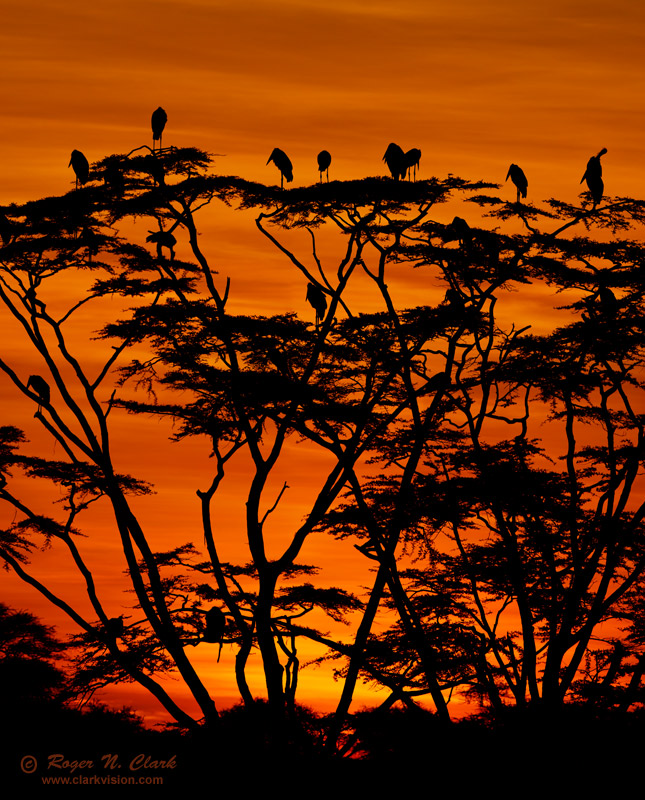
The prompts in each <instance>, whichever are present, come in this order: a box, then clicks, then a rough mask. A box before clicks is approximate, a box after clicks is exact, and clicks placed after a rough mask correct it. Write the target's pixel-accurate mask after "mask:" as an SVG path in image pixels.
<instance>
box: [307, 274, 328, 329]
mask: <svg viewBox="0 0 645 800" xmlns="http://www.w3.org/2000/svg"><path fill="white" fill-rule="evenodd" d="M307 301H308V303H309V305H310V306H311V307H312V308H313V309H314V311H315V312H316V330H318V328H319V327H320V323H321V322H322V321H323V319H324V318H325V312H326V311H327V298H326V297H325V293H324V292H323V290H322V289H321V288H320V287H319V286H316V284H315V283H309V285H308V286H307Z"/></svg>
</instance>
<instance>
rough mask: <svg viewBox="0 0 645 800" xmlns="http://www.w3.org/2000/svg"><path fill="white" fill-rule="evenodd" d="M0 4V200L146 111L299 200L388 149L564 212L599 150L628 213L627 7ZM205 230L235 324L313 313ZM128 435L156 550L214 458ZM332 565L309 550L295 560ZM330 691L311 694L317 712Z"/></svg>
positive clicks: (215, 223) (254, 241)
mask: <svg viewBox="0 0 645 800" xmlns="http://www.w3.org/2000/svg"><path fill="white" fill-rule="evenodd" d="M0 3H1V7H2V26H1V28H0V60H1V62H2V76H3V79H2V81H1V82H0V117H1V124H0V164H1V165H2V180H1V181H0V203H10V202H12V201H18V202H19V201H24V200H28V199H34V198H37V197H41V196H45V195H50V194H60V193H63V192H65V191H67V190H69V188H70V187H71V185H72V183H73V175H72V171H71V170H70V169H68V167H67V164H68V162H69V156H70V152H71V150H72V149H74V148H78V149H80V150H82V151H83V152H84V153H85V154H86V156H87V157H88V158H89V160H90V161H95V160H98V159H100V158H102V157H104V156H105V155H108V154H110V153H117V152H127V151H130V150H132V149H133V148H135V147H137V146H140V145H142V144H149V143H150V138H151V137H150V114H151V112H152V111H153V110H154V108H156V107H157V106H158V105H162V106H163V107H164V108H165V109H166V111H167V112H168V118H169V119H168V125H167V127H166V131H165V133H164V140H163V141H164V145H177V146H196V147H199V148H202V149H204V150H207V151H208V152H211V153H216V154H221V156H220V157H218V158H217V159H216V161H215V170H216V171H218V172H221V173H223V174H236V175H240V176H242V177H244V178H247V179H250V180H255V181H261V182H266V183H275V182H276V181H277V178H278V173H277V170H276V169H275V167H274V166H273V165H272V164H269V165H268V166H267V165H266V160H267V158H268V156H269V153H270V152H271V150H272V149H273V147H276V146H277V147H281V148H282V149H284V150H285V151H286V152H287V153H288V154H289V155H290V157H291V160H292V161H293V164H294V175H295V177H294V185H305V184H309V183H312V182H314V181H315V180H316V179H317V169H316V163H315V156H316V154H317V152H318V151H319V150H321V149H323V148H325V149H328V150H329V151H330V152H331V153H332V157H333V161H332V166H331V169H330V177H331V179H350V178H360V177H363V176H367V175H380V174H385V170H384V165H383V163H382V161H381V158H382V156H383V153H384V151H385V148H386V146H387V144H388V143H389V142H390V141H396V142H398V143H399V144H400V145H401V146H403V147H404V149H409V148H411V147H419V148H420V149H421V150H422V153H423V155H422V159H421V165H420V175H421V176H422V177H428V176H429V175H436V176H438V177H440V178H441V177H445V176H446V175H447V174H448V173H452V174H456V175H459V176H461V177H464V178H469V179H473V180H475V179H482V180H487V181H498V182H500V183H503V182H504V178H505V176H506V171H507V169H508V165H509V164H510V163H511V162H515V163H518V164H520V165H521V166H522V167H523V168H524V171H525V172H526V174H527V177H528V180H529V200H532V201H539V200H542V199H546V198H548V197H552V196H554V197H557V198H558V199H561V200H565V201H570V202H575V200H576V198H577V196H578V194H579V192H580V191H581V188H582V187H580V184H579V182H580V178H581V177H582V173H583V172H584V169H585V165H586V162H587V159H588V158H589V156H590V155H592V154H594V153H596V152H598V150H599V149H600V148H601V147H607V148H608V154H607V155H606V156H605V157H604V160H603V167H604V178H605V187H606V192H607V194H610V195H634V196H640V194H642V192H641V186H642V180H643V176H644V175H645V158H644V155H643V148H642V136H643V130H644V129H645V125H644V124H643V123H644V119H643V116H644V108H645V107H644V106H643V101H642V97H643V86H645V59H644V58H643V54H644V53H645V7H644V6H643V4H642V3H640V2H637V0H630V1H629V2H627V1H624V0H622V1H621V0H615V1H614V2H613V3H607V2H599V0H586V1H585V2H582V0H538V1H537V2H536V0H531V2H525V3H523V4H520V3H517V2H511V0H497V1H496V2H481V0H454V1H453V2H428V0H407V1H406V0H403V1H401V0H399V1H398V2H388V3H385V2H367V1H363V0H354V1H353V2H352V1H351V0H350V1H349V2H339V1H338V0H326V1H325V2H317V1H314V0H297V2H296V0H293V1H292V2H289V1H288V0H283V1H282V2H263V1H262V0H246V2H244V3H232V2H217V1H216V0H182V2H177V1H176V0H154V2H153V1H152V0H151V1H150V2H141V0H129V1H128V2H125V1H124V0H112V1H108V2H103V3H95V4H89V3H81V2H78V0H59V1H58V2H56V3H53V2H51V1H50V0H30V2H28V3H25V2H18V0H0ZM501 193H502V196H504V197H505V196H508V197H513V196H514V189H513V187H512V186H510V184H509V185H505V186H503V188H502V189H501ZM439 213H441V212H440V211H439ZM202 230H203V231H204V240H205V249H207V251H208V252H209V255H211V256H212V257H213V259H214V264H215V266H216V267H217V268H218V269H220V271H221V272H222V274H223V275H230V276H231V277H232V282H233V283H232V287H233V288H232V291H233V295H232V298H231V308H232V309H234V310H240V311H248V310H249V309H253V311H254V313H277V312H284V311H289V310H294V309H295V310H298V311H302V312H303V313H307V309H306V306H305V303H304V289H303V287H302V285H301V284H299V283H295V284H294V282H293V280H292V274H291V272H290V270H289V268H288V266H287V265H286V264H285V263H284V261H283V260H282V259H280V258H278V257H276V255H275V254H274V253H273V251H272V250H271V248H270V245H269V244H268V243H266V242H265V241H264V240H263V239H262V237H261V236H260V235H259V233H258V232H257V231H256V229H255V226H254V224H253V219H252V217H251V216H248V215H246V216H239V215H238V216H236V215H234V214H231V213H230V212H225V211H224V210H222V209H218V208H211V209H208V210H207V211H206V212H205V213H204V215H203V219H202ZM142 235H145V232H144V233H143V234H142ZM180 245H181V242H180ZM419 280H423V281H425V283H424V284H423V285H424V286H426V287H427V289H428V292H431V291H432V290H433V284H432V281H431V280H428V279H427V278H424V277H422V278H420V279H419ZM417 288H418V286H417ZM548 303H549V304H552V302H551V300H549V301H548ZM11 346H12V348H14V349H15V348H16V347H18V349H19V346H18V345H16V344H15V343H14V342H12V343H11ZM86 356H87V358H88V359H91V358H92V357H93V354H92V352H87V353H86ZM17 358H18V360H20V358H25V356H22V354H21V353H20V352H18V354H17ZM27 368H28V365H27V364H25V370H27ZM27 374H28V373H27ZM0 402H1V403H2V405H3V407H4V409H5V414H4V415H3V416H4V421H6V422H12V423H13V422H17V424H22V425H32V427H33V424H34V423H33V420H32V418H31V410H29V413H27V414H26V415H24V416H25V419H24V420H21V421H18V420H15V419H14V417H13V416H11V415H12V414H14V413H15V411H16V399H15V395H14V394H13V393H12V392H11V390H10V389H9V388H8V387H7V386H6V382H5V381H2V380H0ZM133 425H134V423H133V422H132V420H128V419H124V420H123V421H122V422H119V428H118V430H117V438H119V437H120V439H119V441H120V444H121V448H122V449H121V452H120V455H121V456H122V457H123V460H124V462H128V463H129V464H131V465H132V466H131V467H128V469H130V470H131V471H132V472H134V473H135V474H137V475H140V476H141V477H144V478H146V479H149V480H152V481H154V482H155V483H157V485H158V488H159V492H160V494H159V496H158V498H157V500H154V499H153V500H145V501H142V514H143V516H144V519H146V521H148V522H149V528H150V530H151V531H152V533H151V538H152V540H153V542H155V543H156V542H157V541H158V542H159V544H160V546H163V543H165V542H168V541H176V538H175V537H177V536H178V535H179V533H181V541H186V540H189V539H191V538H194V536H195V531H197V536H199V531H198V527H197V522H196V520H193V521H192V522H191V521H187V519H186V514H185V513H184V510H183V508H184V507H183V506H182V505H181V502H182V498H189V500H188V501H187V502H193V498H194V490H195V488H199V487H200V486H201V487H202V488H203V487H204V486H205V485H206V483H207V479H206V478H205V477H204V476H205V474H206V473H204V472H203V471H202V469H203V467H204V464H205V461H206V459H205V455H207V454H205V453H204V451H203V449H202V448H201V447H197V448H196V452H195V453H194V454H191V458H189V459H186V464H185V465H184V466H182V471H181V474H180V475H179V476H177V471H176V462H175V460H174V458H173V459H169V458H158V457H155V458H154V459H153V461H150V460H149V459H147V458H146V457H145V454H146V452H151V451H154V452H157V451H156V450H154V448H156V447H157V446H158V445H157V444H156V442H157V441H158V440H159V437H158V431H159V430H160V429H162V428H163V426H161V425H157V424H156V423H155V425H153V426H152V427H149V428H148V429H147V430H146V432H145V433H144V434H143V435H144V437H149V439H150V441H149V443H148V440H147V439H146V440H145V442H144V446H142V445H138V446H137V448H136V449H131V450H129V449H128V447H129V445H128V443H129V442H131V440H132V430H133ZM155 426H156V427H155ZM148 448H150V449H148ZM164 452H165V451H164ZM47 454H49V455H52V454H53V453H52V452H49V451H48V453H47ZM182 463H183V462H182ZM206 466H208V464H206ZM137 468H139V470H140V471H137ZM312 469H313V467H312ZM299 477H300V479H301V481H302V482H303V483H304V484H306V483H307V480H308V478H309V476H308V475H307V474H301V475H299ZM297 496H298V494H297V490H296V488H295V487H294V490H293V491H292V494H291V496H290V497H288V498H286V500H285V502H287V501H288V503H289V505H288V508H287V509H286V510H285V512H284V513H285V514H286V515H287V516H291V518H292V519H293V520H294V521H296V522H297V521H298V520H299V519H300V518H301V516H302V513H303V509H302V507H301V505H300V504H299V502H297V501H295V500H294V499H293V498H296V497H297ZM159 497H161V498H163V503H162V505H161V506H160V505H159V504H158V500H159ZM193 510H194V512H195V513H196V512H197V506H196V504H195V505H194V507H193ZM102 526H103V523H101V522H100V521H99V522H97V523H96V532H97V533H96V538H95V539H93V540H92V541H91V542H90V543H89V545H88V548H89V549H88V552H89V553H90V554H91V557H92V558H94V559H95V560H96V563H97V569H99V570H100V569H101V568H102V567H103V568H104V580H105V584H106V586H108V587H109V586H110V581H111V580H112V575H113V574H114V571H113V565H114V564H115V563H116V561H113V560H112V558H114V559H116V558H117V554H116V553H114V552H113V551H112V550H110V548H109V545H107V544H106V543H105V541H106V540H105V539H104V538H103V535H104V533H105V530H104V528H103V527H102ZM178 532H179V533H178ZM99 534H100V536H99ZM95 541H96V542H97V544H96V545H95V544H94V542H95ZM106 547H107V548H108V549H107V551H106V549H105V548H106ZM92 548H95V550H94V551H92ZM324 549H325V548H324V545H321V544H320V543H319V542H317V541H312V542H311V543H310V544H309V545H308V548H306V550H305V553H304V554H303V560H305V561H307V560H311V559H314V560H315V559H316V558H317V557H319V555H320V553H322V552H323V551H324ZM351 551H352V548H351V546H350V545H347V546H345V547H344V549H342V550H340V551H337V554H336V557H335V559H334V560H333V562H332V563H330V564H329V565H328V567H327V570H328V571H327V572H326V573H325V575H326V577H327V579H328V581H329V582H330V583H334V582H335V583H338V582H339V581H341V580H342V579H343V578H345V577H346V576H347V575H351V576H352V578H354V579H357V580H363V581H364V582H367V574H366V573H364V572H363V573H361V574H358V575H357V573H356V570H357V569H360V568H362V569H363V570H364V565H363V566H362V567H360V568H358V567H357V566H356V564H357V563H358V562H357V561H356V559H354V558H353V555H354V554H353V552H351ZM106 552H108V553H110V557H109V558H108V559H106V556H105V553H106ZM338 552H342V555H341V556H340V557H339V556H338ZM49 563H50V562H48V564H49ZM101 565H102V566H101ZM108 567H109V568H108ZM48 568H50V567H48ZM51 568H53V567H51ZM55 568H56V569H61V570H62V569H63V568H62V566H61V565H57V566H56V567H55ZM60 575H61V576H65V573H64V572H61V573H60ZM3 581H6V584H7V592H8V595H9V596H8V597H6V599H8V600H9V601H10V602H15V604H16V605H22V606H30V607H33V608H37V609H43V613H44V610H45V608H46V606H45V605H44V604H43V603H39V602H38V600H37V599H35V598H34V596H33V593H32V592H30V591H29V590H27V589H23V587H22V586H20V585H18V584H16V582H15V581H13V580H12V579H11V578H5V577H4V576H3ZM3 594H4V592H3ZM115 613H118V609H115ZM212 680H213V685H215V684H216V683H217V676H216V674H215V673H213V678H212ZM307 680H308V679H307ZM322 685H323V684H322V683H321V684H319V685H318V688H317V689H316V691H317V692H320V691H322V690H321V688H320V687H321V686H322ZM337 689H338V687H334V686H331V688H330V685H329V682H328V681H327V682H325V683H324V691H325V692H329V693H330V694H331V695H333V694H334V692H335V691H336V690H337ZM218 691H219V688H215V689H214V694H216V695H217V694H218ZM312 692H313V690H312ZM302 700H303V701H304V702H311V698H310V697H307V696H303V697H302ZM331 702H333V700H332V701H330V703H331Z"/></svg>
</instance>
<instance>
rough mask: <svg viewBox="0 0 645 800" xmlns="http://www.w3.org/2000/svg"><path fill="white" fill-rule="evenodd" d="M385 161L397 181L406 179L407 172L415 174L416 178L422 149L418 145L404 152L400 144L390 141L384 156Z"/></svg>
mask: <svg viewBox="0 0 645 800" xmlns="http://www.w3.org/2000/svg"><path fill="white" fill-rule="evenodd" d="M383 161H384V162H385V164H387V168H388V169H389V170H390V174H391V175H392V177H393V178H394V180H395V181H398V180H404V179H405V176H406V174H407V175H410V174H413V175H414V179H415V180H416V177H417V168H418V166H419V162H420V161H421V150H419V148H418V147H413V148H412V149H411V150H408V151H407V152H403V149H402V148H401V147H399V145H398V144H395V143H394V142H390V144H389V145H388V146H387V150H386V151H385V155H384V156H383Z"/></svg>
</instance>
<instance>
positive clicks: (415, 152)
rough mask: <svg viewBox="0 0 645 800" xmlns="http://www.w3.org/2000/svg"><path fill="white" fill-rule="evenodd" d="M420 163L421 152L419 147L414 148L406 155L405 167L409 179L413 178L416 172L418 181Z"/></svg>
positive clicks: (415, 176)
mask: <svg viewBox="0 0 645 800" xmlns="http://www.w3.org/2000/svg"><path fill="white" fill-rule="evenodd" d="M419 161H421V150H419V148H418V147H413V148H412V150H408V152H407V153H406V154H405V166H406V169H407V171H408V179H411V178H412V173H413V171H414V180H415V181H416V179H417V167H418V166H419Z"/></svg>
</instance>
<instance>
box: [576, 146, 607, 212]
mask: <svg viewBox="0 0 645 800" xmlns="http://www.w3.org/2000/svg"><path fill="white" fill-rule="evenodd" d="M606 152H607V148H606V147H603V148H602V150H601V151H600V152H599V153H598V155H595V156H591V158H590V159H589V161H587V169H586V170H585V174H584V175H583V176H582V178H581V180H580V183H582V181H587V188H588V189H589V193H590V194H591V199H592V200H593V204H594V208H595V207H596V206H597V205H598V203H599V202H600V201H601V200H602V195H603V192H604V191H605V185H604V183H603V182H602V164H601V163H600V157H601V156H604V155H605V153H606Z"/></svg>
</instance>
